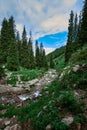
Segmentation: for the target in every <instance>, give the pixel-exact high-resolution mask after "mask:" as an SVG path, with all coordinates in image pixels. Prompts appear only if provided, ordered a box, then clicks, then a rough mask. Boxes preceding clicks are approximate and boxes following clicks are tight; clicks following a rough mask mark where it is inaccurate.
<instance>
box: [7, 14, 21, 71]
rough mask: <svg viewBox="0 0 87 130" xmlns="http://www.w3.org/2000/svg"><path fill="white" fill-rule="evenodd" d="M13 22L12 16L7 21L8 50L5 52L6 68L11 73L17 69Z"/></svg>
mask: <svg viewBox="0 0 87 130" xmlns="http://www.w3.org/2000/svg"><path fill="white" fill-rule="evenodd" d="M15 31H16V30H15V21H14V18H13V16H11V17H10V18H9V21H8V50H7V52H8V53H7V68H8V69H9V70H11V71H17V70H18V69H19V57H18V48H17V44H16V37H15Z"/></svg>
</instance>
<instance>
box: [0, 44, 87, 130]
mask: <svg viewBox="0 0 87 130" xmlns="http://www.w3.org/2000/svg"><path fill="white" fill-rule="evenodd" d="M86 51H87V46H83V47H82V48H81V49H78V50H77V52H75V53H73V55H72V56H71V58H70V60H69V62H68V64H66V65H65V64H64V53H61V54H60V55H59V56H58V57H56V58H54V62H55V63H56V64H55V67H54V68H56V67H57V70H59V71H58V76H57V78H55V80H54V81H53V82H52V83H51V84H49V85H46V86H44V87H43V89H42V91H41V92H40V96H39V97H37V98H34V99H33V100H32V102H31V101H30V99H27V100H26V101H27V105H26V103H23V104H24V105H23V106H19V105H18V106H19V107H16V106H15V107H14V106H13V105H12V106H9V105H8V106H7V107H6V106H3V104H2V105H0V111H1V114H0V117H7V118H8V119H9V118H10V119H11V120H12V119H13V117H14V115H15V116H16V117H17V119H18V121H16V123H17V124H20V130H21V128H22V130H23V129H24V130H86V129H87V60H86V58H87V53H86ZM53 54H55V52H53ZM59 61H60V62H59ZM3 112H4V113H3ZM19 122H21V123H19Z"/></svg>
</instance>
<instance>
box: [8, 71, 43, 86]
mask: <svg viewBox="0 0 87 130" xmlns="http://www.w3.org/2000/svg"><path fill="white" fill-rule="evenodd" d="M44 72H45V69H32V70H28V69H21V70H19V71H17V72H10V71H9V72H8V73H11V75H10V77H9V78H8V79H7V83H8V84H12V85H15V84H16V81H18V77H17V76H18V75H20V78H21V81H29V80H32V79H35V78H39V77H42V76H43V74H44Z"/></svg>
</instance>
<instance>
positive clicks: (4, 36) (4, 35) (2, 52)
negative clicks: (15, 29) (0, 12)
mask: <svg viewBox="0 0 87 130" xmlns="http://www.w3.org/2000/svg"><path fill="white" fill-rule="evenodd" d="M8 35H9V33H8V21H7V19H6V18H4V20H3V22H2V27H1V42H0V63H1V64H4V63H6V62H7V53H8V52H7V50H8Z"/></svg>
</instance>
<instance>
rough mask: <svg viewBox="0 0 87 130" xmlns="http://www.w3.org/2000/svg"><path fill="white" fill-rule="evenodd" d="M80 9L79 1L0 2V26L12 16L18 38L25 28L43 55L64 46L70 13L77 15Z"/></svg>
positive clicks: (81, 3)
mask: <svg viewBox="0 0 87 130" xmlns="http://www.w3.org/2000/svg"><path fill="white" fill-rule="evenodd" d="M82 6H83V0H0V26H1V23H2V20H3V18H4V17H6V18H9V17H10V16H11V15H12V16H13V17H14V19H15V24H16V28H17V30H18V31H19V32H20V34H21V33H22V30H23V26H24V25H25V27H26V30H27V36H29V32H30V30H31V31H32V37H33V42H35V40H38V41H39V42H42V43H43V45H44V48H45V50H46V54H47V53H49V52H51V51H53V50H55V49H56V48H59V47H61V46H63V45H65V44H66V41H67V29H68V21H69V15H70V11H71V10H73V11H74V13H78V14H79V12H80V11H81V10H82Z"/></svg>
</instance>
